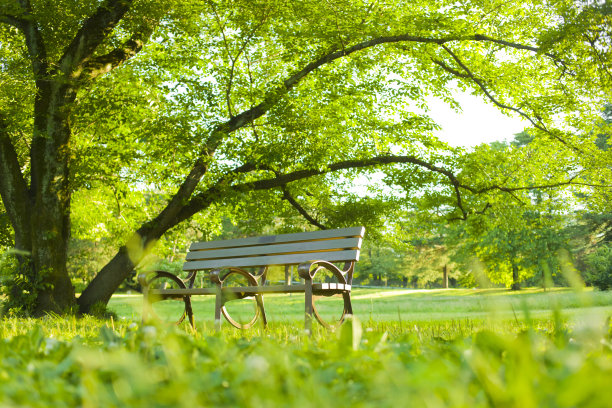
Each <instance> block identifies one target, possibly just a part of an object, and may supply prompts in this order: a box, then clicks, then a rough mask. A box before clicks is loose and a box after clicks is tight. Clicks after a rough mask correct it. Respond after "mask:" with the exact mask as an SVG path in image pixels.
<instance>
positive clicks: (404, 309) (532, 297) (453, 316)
mask: <svg viewBox="0 0 612 408" xmlns="http://www.w3.org/2000/svg"><path fill="white" fill-rule="evenodd" d="M192 299H193V308H194V314H195V318H196V320H197V321H204V322H212V321H213V317H214V298H213V297H212V296H196V297H193V298H192ZM352 299H353V310H354V313H355V315H357V316H358V317H359V318H360V319H361V320H362V321H368V320H374V321H407V322H408V321H444V320H446V321H453V320H465V319H469V320H483V319H490V318H493V319H496V320H497V319H502V320H504V319H505V320H509V319H514V320H524V319H525V318H526V317H531V318H548V317H550V316H551V314H552V311H553V310H559V311H561V313H562V315H563V316H565V317H568V318H573V317H583V316H592V317H594V318H597V319H602V318H605V316H610V315H611V314H612V292H596V291H590V290H585V291H583V292H580V293H575V292H573V291H572V290H570V289H567V288H555V289H553V290H549V291H546V292H544V291H543V290H542V289H524V290H521V291H520V292H512V291H509V290H505V289H480V290H473V289H437V290H415V289H365V288H356V289H354V290H353V294H352ZM265 305H266V314H267V317H268V321H269V322H271V323H275V322H296V321H302V320H303V316H304V297H303V295H299V294H291V295H289V294H286V295H278V294H277V295H267V296H266V297H265ZM318 305H319V306H318V307H319V309H320V310H321V311H322V313H324V314H325V316H326V317H327V318H329V319H333V318H334V317H337V315H338V312H339V311H340V310H341V309H342V299H341V298H331V299H328V298H325V299H321V300H319V301H318ZM159 306H160V307H159V308H157V310H158V313H159V314H160V316H162V317H163V318H165V319H170V320H173V319H176V317H178V316H179V315H180V313H181V311H182V303H181V302H177V301H165V302H162V303H160V304H159ZM109 307H110V309H111V310H113V311H114V312H115V313H117V315H118V316H120V317H125V318H131V319H140V315H141V310H142V296H141V295H138V294H131V295H127V294H117V295H115V296H113V298H112V299H111V301H110V304H109ZM228 309H229V310H230V312H231V313H232V314H235V315H236V317H237V318H238V319H242V320H245V319H247V318H248V317H249V316H250V315H251V314H252V311H253V302H252V301H251V300H241V301H234V302H230V303H229V304H228Z"/></svg>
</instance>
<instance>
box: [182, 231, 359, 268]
mask: <svg viewBox="0 0 612 408" xmlns="http://www.w3.org/2000/svg"><path fill="white" fill-rule="evenodd" d="M364 234H365V228H364V227H352V228H340V229H334V230H323V231H312V232H300V233H297V234H282V235H270V236H261V237H251V238H239V239H228V240H225V241H208V242H194V243H193V244H191V247H190V248H189V252H188V253H187V258H186V262H185V264H184V265H183V270H185V271H196V270H203V269H215V268H224V267H232V266H234V267H239V268H243V267H260V266H268V265H295V264H300V263H302V262H310V261H319V260H323V261H329V262H350V261H358V260H359V249H360V248H361V241H362V239H363V235H364Z"/></svg>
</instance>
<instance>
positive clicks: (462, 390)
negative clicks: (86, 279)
mask: <svg viewBox="0 0 612 408" xmlns="http://www.w3.org/2000/svg"><path fill="white" fill-rule="evenodd" d="M611 379H612V343H611V334H610V323H609V321H608V322H607V323H606V324H603V322H600V324H592V325H584V326H576V325H575V326H571V325H568V324H567V323H565V322H564V321H563V320H562V319H561V317H560V314H559V313H557V314H556V315H553V317H552V318H550V319H548V320H546V321H544V320H540V321H537V322H536V321H531V322H530V323H528V324H527V325H526V326H525V323H521V322H514V323H513V322H505V323H503V322H502V323H499V324H497V325H495V326H494V327H493V326H490V322H484V321H482V322H478V321H470V320H464V321H461V320H456V321H442V322H437V321H432V322H428V323H424V322H415V321H412V322H411V321H404V322H375V321H370V322H364V323H363V324H361V323H360V322H359V321H358V320H357V319H355V320H352V321H349V322H348V323H346V324H345V325H343V326H342V327H341V328H340V329H339V330H338V331H337V332H336V333H327V332H324V331H321V330H318V329H317V330H315V332H314V333H313V336H312V337H307V336H305V335H304V334H303V333H302V329H301V327H300V326H298V325H295V324H282V323H278V324H274V325H272V327H271V328H270V329H269V330H266V331H262V330H259V329H256V330H250V331H247V332H240V331H237V330H232V329H229V328H226V329H224V330H223V331H222V332H221V333H217V334H215V333H213V332H212V330H211V328H209V327H207V326H206V325H203V326H202V327H199V328H198V330H197V331H196V332H193V331H192V330H191V329H190V328H189V327H188V326H183V327H180V328H177V327H174V326H168V325H162V324H157V325H146V326H141V325H140V324H137V323H133V322H130V321H129V320H120V321H114V320H109V321H102V320H96V319H93V318H85V319H80V320H79V319H75V318H68V319H61V318H48V319H44V320H27V319H5V320H2V321H0V406H32V407H37V406H54V407H62V406H85V407H108V406H125V407H141V406H142V407H157V406H159V407H194V406H257V407H268V406H269V407H277V406H286V407H300V406H304V407H310V406H318V407H327V406H334V407H343V406H346V407H349V406H350V407H370V406H372V407H374V406H375V407H391V406H393V407H396V406H415V407H418V406H428V407H473V406H496V407H502V406H503V407H505V406H508V407H540V406H547V407H572V406H589V407H605V406H609V402H610V401H611V400H612V388H611V387H610V386H609V385H610V380H611Z"/></svg>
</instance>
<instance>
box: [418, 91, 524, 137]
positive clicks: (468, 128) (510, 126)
mask: <svg viewBox="0 0 612 408" xmlns="http://www.w3.org/2000/svg"><path fill="white" fill-rule="evenodd" d="M456 100H457V101H458V102H459V104H460V105H461V107H462V109H463V111H462V112H455V111H453V110H452V109H451V108H450V107H449V106H448V105H447V104H446V103H444V102H442V101H441V100H432V101H431V104H430V105H429V106H430V108H431V110H430V112H429V115H430V116H431V118H432V119H433V120H435V121H436V122H437V123H438V125H440V126H441V127H442V130H440V131H438V132H437V135H438V137H439V138H440V139H442V140H444V141H445V142H447V143H449V144H450V145H452V146H464V147H473V146H476V145H478V144H481V143H490V142H493V141H502V140H504V141H510V140H512V139H514V135H515V134H516V133H520V132H521V131H522V130H523V129H524V128H526V127H528V126H529V122H527V121H526V120H524V119H522V118H520V117H519V116H518V115H516V114H513V115H512V116H506V115H504V114H502V113H501V111H500V110H499V109H498V108H497V107H496V106H494V105H493V104H487V103H485V102H484V101H483V100H482V99H480V98H479V97H476V96H472V95H470V94H467V93H457V96H456Z"/></svg>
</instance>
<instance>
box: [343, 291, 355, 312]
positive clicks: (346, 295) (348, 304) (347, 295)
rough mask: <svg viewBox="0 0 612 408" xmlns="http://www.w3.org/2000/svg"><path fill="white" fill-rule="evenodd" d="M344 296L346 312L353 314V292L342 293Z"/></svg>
mask: <svg viewBox="0 0 612 408" xmlns="http://www.w3.org/2000/svg"><path fill="white" fill-rule="evenodd" d="M342 297H343V298H344V313H345V314H350V315H352V314H353V305H352V304H351V292H344V293H342Z"/></svg>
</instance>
